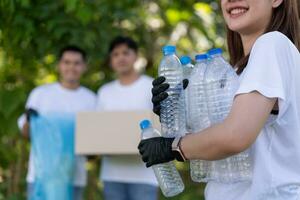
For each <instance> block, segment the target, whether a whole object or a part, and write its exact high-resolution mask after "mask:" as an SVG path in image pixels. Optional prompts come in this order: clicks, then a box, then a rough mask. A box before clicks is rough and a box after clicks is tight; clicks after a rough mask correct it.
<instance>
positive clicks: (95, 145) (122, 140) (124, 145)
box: [75, 111, 160, 155]
mask: <svg viewBox="0 0 300 200" xmlns="http://www.w3.org/2000/svg"><path fill="white" fill-rule="evenodd" d="M143 119H149V120H151V122H152V123H153V126H154V127H156V128H158V130H160V129H159V128H160V124H159V119H158V117H157V116H155V115H154V114H153V113H152V111H134V112H132V111H130V112H120V111H118V112H81V113H78V114H77V116H76V137H75V138H76V139H75V152H76V154H79V155H124V154H138V150H137V146H138V143H139V141H140V139H141V130H140V127H139V123H140V121H142V120H143Z"/></svg>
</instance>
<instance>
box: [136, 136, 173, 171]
mask: <svg viewBox="0 0 300 200" xmlns="http://www.w3.org/2000/svg"><path fill="white" fill-rule="evenodd" d="M173 141H174V138H163V137H155V138H150V139H145V140H142V141H141V142H140V144H139V146H138V149H139V152H140V154H141V155H142V160H143V161H144V162H145V163H146V167H151V166H152V165H155V164H159V163H165V162H169V161H172V160H174V159H175V154H174V153H173V151H172V142H173Z"/></svg>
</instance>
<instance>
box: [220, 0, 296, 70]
mask: <svg viewBox="0 0 300 200" xmlns="http://www.w3.org/2000/svg"><path fill="white" fill-rule="evenodd" d="M222 2H223V6H226V9H225V10H224V9H223V15H224V17H225V19H227V21H228V24H227V44H228V49H229V54H230V63H231V64H232V65H233V66H236V67H237V68H238V71H237V72H238V74H240V73H242V71H243V70H244V68H245V67H246V64H247V62H248V59H249V52H245V49H244V47H243V43H242V38H241V36H240V34H239V33H238V32H237V31H238V30H239V31H242V28H243V27H242V26H243V23H240V22H239V21H238V20H239V19H237V20H230V18H233V19H234V18H238V17H239V16H241V17H243V14H245V15H246V14H247V15H249V16H251V17H248V20H249V21H250V20H251V21H250V22H249V23H251V24H249V26H250V25H251V29H250V28H249V27H248V28H247V29H246V31H247V30H252V29H255V28H258V27H259V26H263V27H265V29H262V31H263V32H271V31H280V32H282V33H283V34H285V35H286V36H287V37H288V38H289V39H290V40H291V41H292V42H293V43H294V44H295V46H296V47H297V48H298V49H300V37H299V32H300V30H299V18H300V13H299V10H298V9H297V7H298V8H300V4H299V3H298V6H297V1H296V0H284V1H283V2H281V1H275V4H274V5H275V8H273V7H269V8H268V10H269V15H270V13H271V16H265V17H264V16H263V15H267V14H266V13H267V12H264V11H265V10H262V9H263V8H264V7H263V5H262V4H264V3H265V2H266V1H261V0H256V1H255V0H253V1H250V2H247V1H244V2H243V1H237V2H235V3H231V4H230V5H229V4H228V3H227V4H226V5H225V1H222ZM252 2H253V3H252ZM278 2H279V3H280V4H278ZM249 4H253V5H252V6H251V9H250V5H249ZM277 5H278V6H277ZM276 6H277V7H276ZM272 10H274V11H273V12H272ZM224 11H225V12H224ZM237 11H239V12H240V14H238V15H235V14H233V15H232V12H237ZM297 15H298V16H299V17H297ZM245 17H246V16H245ZM270 18H271V20H270ZM265 19H269V20H267V21H266V20H265ZM234 30H235V31H234Z"/></svg>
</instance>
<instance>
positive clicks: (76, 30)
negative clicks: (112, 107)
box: [0, 0, 225, 200]
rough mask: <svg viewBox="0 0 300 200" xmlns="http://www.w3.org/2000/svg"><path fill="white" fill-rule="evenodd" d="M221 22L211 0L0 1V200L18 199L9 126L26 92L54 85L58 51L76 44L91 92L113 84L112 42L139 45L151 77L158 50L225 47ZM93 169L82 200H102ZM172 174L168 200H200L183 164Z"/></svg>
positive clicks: (20, 153) (19, 167)
mask: <svg viewBox="0 0 300 200" xmlns="http://www.w3.org/2000/svg"><path fill="white" fill-rule="evenodd" d="M222 20H223V19H222V15H221V11H220V7H219V1H218V0H201V1H194V0H184V1H181V0H155V1H154V0H153V1H152V0H0V142H1V144H0V200H4V199H5V200H14V199H16V200H22V199H25V191H26V189H25V188H26V182H25V176H26V172H27V161H28V152H29V148H30V143H29V141H27V140H25V139H23V138H22V137H21V135H20V134H19V131H18V128H17V123H16V121H17V118H18V117H19V115H20V114H21V113H22V112H23V111H24V104H25V101H26V98H27V96H28V94H29V92H30V90H32V89H33V88H34V87H36V86H38V85H40V84H44V83H50V82H53V81H56V80H57V73H56V61H57V53H58V51H59V49H60V48H61V47H63V46H65V45H68V44H75V45H79V46H80V47H82V48H83V49H85V50H86V51H87V52H88V58H89V63H88V65H89V71H88V73H86V75H85V76H84V78H83V80H82V81H83V85H85V86H87V87H89V88H91V89H93V90H94V91H96V90H97V89H98V88H99V87H100V86H101V85H102V84H104V83H106V82H107V81H109V80H111V79H112V78H113V74H112V71H111V70H110V68H109V65H108V63H107V48H108V44H109V42H110V40H111V39H112V38H113V37H115V36H117V35H127V36H131V37H133V38H134V39H135V40H136V41H137V42H138V43H139V46H140V55H139V59H138V62H137V63H136V67H137V69H138V70H142V71H143V70H145V71H146V73H147V74H149V75H151V76H156V75H157V74H156V71H157V66H158V63H159V60H160V58H161V47H162V46H163V45H166V44H173V45H176V46H177V48H178V54H179V55H183V54H188V55H191V56H194V55H195V54H196V53H201V52H203V51H206V50H208V49H210V48H212V47H221V48H225V39H224V36H225V28H224V25H223V21H222ZM99 162H100V158H96V159H93V160H90V161H89V162H88V164H87V169H88V174H89V181H88V186H87V188H86V192H85V199H86V200H96V199H97V200H101V199H102V185H101V183H99V181H98V171H99ZM178 168H179V169H180V170H181V174H182V175H183V176H184V180H185V185H186V189H185V192H184V193H183V194H181V195H179V196H178V197H175V198H171V199H174V200H175V199H176V200H179V199H180V200H195V199H203V185H199V184H195V183H193V182H192V181H191V180H190V177H189V171H188V169H189V166H188V164H184V165H183V164H178ZM160 199H164V198H163V197H162V196H161V198H160Z"/></svg>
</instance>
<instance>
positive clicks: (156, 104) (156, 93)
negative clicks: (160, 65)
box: [152, 76, 189, 116]
mask: <svg viewBox="0 0 300 200" xmlns="http://www.w3.org/2000/svg"><path fill="white" fill-rule="evenodd" d="M165 81H166V78H165V77H164V76H159V77H158V78H156V79H155V80H154V81H153V82H152V85H153V88H152V103H153V112H154V113H155V114H157V115H158V116H160V109H161V107H160V103H161V102H162V101H163V100H165V99H166V98H167V97H168V96H169V95H168V93H167V92H166V91H167V90H168V89H169V87H170V85H169V84H168V83H164V82H165ZM182 83H183V89H186V88H187V86H188V84H189V80H188V79H184V80H183V81H182Z"/></svg>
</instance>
